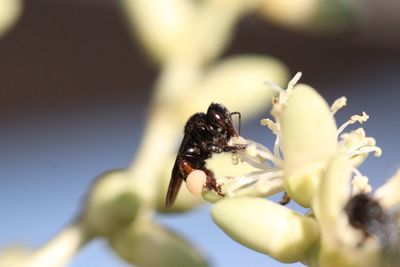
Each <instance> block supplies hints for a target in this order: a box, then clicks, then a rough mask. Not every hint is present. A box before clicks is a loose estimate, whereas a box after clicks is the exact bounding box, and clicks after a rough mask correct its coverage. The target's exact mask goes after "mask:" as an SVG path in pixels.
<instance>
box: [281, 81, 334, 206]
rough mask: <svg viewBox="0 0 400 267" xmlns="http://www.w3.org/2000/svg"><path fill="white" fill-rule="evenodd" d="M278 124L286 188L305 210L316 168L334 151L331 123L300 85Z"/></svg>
mask: <svg viewBox="0 0 400 267" xmlns="http://www.w3.org/2000/svg"><path fill="white" fill-rule="evenodd" d="M280 123H281V127H282V129H281V130H282V136H281V138H282V139H281V142H282V153H283V156H284V159H285V164H284V170H285V176H286V177H287V179H286V189H287V191H288V193H289V195H290V196H291V197H292V198H293V199H294V200H296V201H298V202H299V203H300V204H301V205H303V206H305V207H309V206H310V205H311V201H312V198H313V196H315V194H316V190H317V188H318V183H319V169H320V168H321V165H322V167H323V164H324V162H326V161H327V160H328V159H329V158H330V157H331V156H332V155H333V153H334V152H335V151H336V149H337V137H336V123H335V120H334V118H333V116H332V113H331V111H330V109H329V106H328V104H327V103H326V102H325V100H324V99H323V98H322V97H321V96H320V95H319V94H318V93H317V92H316V91H315V90H314V89H313V88H311V87H309V86H307V85H303V84H300V85H297V86H296V87H295V88H294V89H293V91H292V92H291V95H290V97H289V99H288V101H287V106H285V107H284V109H283V110H282V115H281V121H280ZM305 192H306V193H305Z"/></svg>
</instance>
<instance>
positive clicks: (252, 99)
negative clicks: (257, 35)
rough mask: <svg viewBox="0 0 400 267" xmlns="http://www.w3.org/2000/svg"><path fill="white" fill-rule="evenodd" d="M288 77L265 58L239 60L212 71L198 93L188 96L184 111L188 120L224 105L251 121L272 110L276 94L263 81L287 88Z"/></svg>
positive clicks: (278, 65) (229, 60)
mask: <svg viewBox="0 0 400 267" xmlns="http://www.w3.org/2000/svg"><path fill="white" fill-rule="evenodd" d="M287 77H288V70H287V68H286V66H285V65H284V64H283V63H281V62H280V61H278V60H276V59H274V58H269V57H265V56H257V55H247V56H235V57H230V58H227V59H225V60H222V61H221V62H220V63H218V64H217V65H215V66H214V67H212V68H210V69H209V70H208V71H207V73H206V75H205V77H204V80H203V82H202V83H200V85H199V86H198V87H197V89H196V90H193V91H192V90H191V91H188V92H187V96H185V97H184V98H183V99H190V101H185V105H184V106H183V108H182V111H184V116H185V117H186V118H187V117H189V116H190V115H192V114H193V113H194V112H198V111H202V110H207V107H208V105H210V103H211V102H218V103H222V104H224V105H225V106H226V107H227V108H228V109H229V110H230V111H231V112H233V111H239V112H241V114H242V118H244V119H245V118H249V117H251V116H253V115H255V114H259V113H260V112H261V111H262V110H265V109H267V108H268V105H269V104H270V101H266V100H268V99H271V96H272V94H273V90H271V89H270V88H269V87H268V86H265V84H264V83H263V81H265V80H270V81H272V82H274V83H276V84H284V83H285V82H286V80H287Z"/></svg>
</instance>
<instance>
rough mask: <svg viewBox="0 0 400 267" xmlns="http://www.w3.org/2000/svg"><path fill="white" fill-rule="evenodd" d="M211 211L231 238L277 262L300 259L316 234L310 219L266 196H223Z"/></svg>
mask: <svg viewBox="0 0 400 267" xmlns="http://www.w3.org/2000/svg"><path fill="white" fill-rule="evenodd" d="M211 213H212V217H213V219H214V221H215V222H216V224H217V225H218V226H219V227H220V228H221V229H222V230H223V231H224V232H225V233H226V234H227V235H229V236H230V237H231V238H233V239H234V240H236V241H237V242H239V243H240V244H242V245H244V246H246V247H248V248H251V249H254V250H256V251H259V252H261V253H265V254H267V255H269V256H271V257H273V258H275V259H277V260H279V261H281V262H286V263H289V262H297V261H301V260H303V259H304V258H305V257H306V256H307V254H308V253H309V250H310V249H311V247H312V245H313V244H314V242H315V241H316V239H317V237H318V226H317V223H316V222H315V220H314V219H313V218H311V217H306V216H302V215H300V214H298V213H296V212H295V211H292V210H290V209H288V208H286V207H284V206H282V205H278V204H276V203H274V202H271V201H269V200H266V199H261V198H249V197H236V198H230V199H224V200H221V201H219V202H218V203H217V204H215V205H214V207H213V209H212V211H211Z"/></svg>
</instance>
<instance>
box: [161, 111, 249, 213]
mask: <svg viewBox="0 0 400 267" xmlns="http://www.w3.org/2000/svg"><path fill="white" fill-rule="evenodd" d="M234 114H236V115H238V116H239V130H240V118H241V117H240V113H239V112H232V113H231V112H229V111H228V109H227V108H226V107H224V106H223V105H221V104H217V103H211V105H210V106H209V107H208V110H207V114H205V113H203V112H199V113H195V114H194V115H192V116H191V117H190V118H189V120H188V121H187V122H186V125H185V131H184V137H183V140H182V143H181V146H180V148H179V152H178V155H177V157H176V161H175V165H174V167H173V169H172V175H171V181H170V183H169V187H168V192H167V198H166V202H165V204H166V207H167V208H169V207H171V206H172V204H173V203H174V201H175V199H176V196H177V194H178V191H179V188H180V186H181V183H182V180H185V181H186V177H187V176H188V175H189V174H190V173H191V172H192V171H194V170H202V171H204V173H205V174H206V177H207V178H206V187H207V188H209V189H213V190H215V191H216V192H217V193H218V194H220V195H223V194H222V192H221V188H220V187H219V186H218V185H217V182H216V180H215V177H214V173H213V172H212V171H211V170H209V169H207V168H206V159H208V158H210V157H211V156H212V155H213V154H214V153H222V152H231V153H235V152H237V151H239V150H241V149H244V148H245V145H234V146H230V145H228V141H229V139H230V138H231V137H238V136H239V133H238V131H237V130H236V128H235V126H234V124H233V121H232V116H231V115H234Z"/></svg>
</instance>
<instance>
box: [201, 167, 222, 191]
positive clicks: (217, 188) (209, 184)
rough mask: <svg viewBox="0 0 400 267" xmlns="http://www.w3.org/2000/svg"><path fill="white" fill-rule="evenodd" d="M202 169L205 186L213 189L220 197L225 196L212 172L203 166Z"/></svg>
mask: <svg viewBox="0 0 400 267" xmlns="http://www.w3.org/2000/svg"><path fill="white" fill-rule="evenodd" d="M202 171H204V172H205V174H206V176H207V180H206V187H207V188H208V189H210V190H214V191H215V192H217V194H218V195H220V196H222V197H223V196H225V194H224V193H222V191H221V185H218V183H217V180H215V176H214V173H213V172H212V171H211V170H209V169H207V168H204V169H203V170H202Z"/></svg>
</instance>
